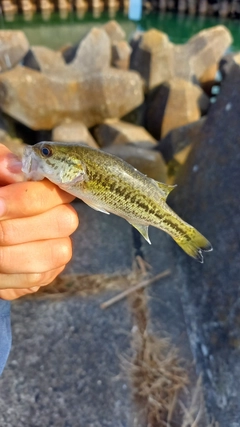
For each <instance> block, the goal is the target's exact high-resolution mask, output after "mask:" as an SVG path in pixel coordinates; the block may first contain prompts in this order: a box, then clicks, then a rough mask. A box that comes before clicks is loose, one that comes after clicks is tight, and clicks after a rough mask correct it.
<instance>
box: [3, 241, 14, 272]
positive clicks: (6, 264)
mask: <svg viewBox="0 0 240 427" xmlns="http://www.w3.org/2000/svg"><path fill="white" fill-rule="evenodd" d="M11 266H12V260H11V249H10V248H9V247H7V246H5V247H4V246H2V247H1V246H0V272H1V273H6V272H8V271H9V270H11Z"/></svg>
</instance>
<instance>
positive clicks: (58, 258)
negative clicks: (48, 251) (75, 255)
mask: <svg viewBox="0 0 240 427" xmlns="http://www.w3.org/2000/svg"><path fill="white" fill-rule="evenodd" d="M52 250H53V252H52V256H53V258H52V259H53V265H54V267H53V268H56V267H60V266H63V265H65V264H67V263H68V262H69V261H70V259H71V258H72V242H71V239H70V238H69V237H68V238H65V239H62V241H61V243H59V244H58V245H57V247H56V246H55V245H54V247H53V248H52Z"/></svg>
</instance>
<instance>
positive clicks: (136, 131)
mask: <svg viewBox="0 0 240 427" xmlns="http://www.w3.org/2000/svg"><path fill="white" fill-rule="evenodd" d="M93 133H94V136H95V138H96V140H97V142H98V144H99V145H100V147H106V146H108V145H112V144H114V145H115V144H128V143H132V144H135V145H137V146H142V147H143V146H144V147H152V146H153V145H155V144H156V140H155V139H154V138H153V137H152V136H151V135H150V134H149V133H148V132H147V131H146V129H144V127H142V126H136V125H134V124H132V123H127V122H124V121H121V120H114V119H112V120H106V121H105V122H104V123H102V124H101V125H98V126H96V127H95V128H94V130H93Z"/></svg>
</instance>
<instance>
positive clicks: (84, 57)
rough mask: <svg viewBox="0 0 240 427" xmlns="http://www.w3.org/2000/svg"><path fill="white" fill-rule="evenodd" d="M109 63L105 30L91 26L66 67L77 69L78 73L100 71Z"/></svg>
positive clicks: (109, 48)
mask: <svg viewBox="0 0 240 427" xmlns="http://www.w3.org/2000/svg"><path fill="white" fill-rule="evenodd" d="M110 64H111V43H110V39H109V37H108V35H107V34H106V31H104V30H103V29H101V28H93V29H92V30H91V31H90V32H89V33H88V34H87V35H86V37H85V38H84V39H83V40H81V41H80V43H79V46H78V48H77V50H76V54H75V57H74V59H73V61H72V62H70V63H69V65H68V67H69V68H73V69H77V70H78V72H79V75H84V74H86V73H95V72H98V71H102V70H104V69H106V68H108V67H110Z"/></svg>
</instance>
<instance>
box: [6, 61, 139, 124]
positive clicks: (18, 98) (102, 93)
mask: <svg viewBox="0 0 240 427" xmlns="http://www.w3.org/2000/svg"><path fill="white" fill-rule="evenodd" d="M73 87H74V90H73ZM46 93H47V94H48V96H46ZM142 102H143V89H142V82H141V79H140V76H139V75H138V74H137V73H135V72H132V71H122V70H117V69H115V68H109V69H107V70H104V71H102V72H99V73H92V74H89V75H85V77H81V78H80V77H79V74H78V72H77V71H73V72H72V73H69V75H66V74H65V72H64V70H63V72H62V73H61V72H59V73H58V74H57V75H55V74H48V75H45V74H42V73H39V72H37V71H35V70H31V69H28V68H26V67H20V66H19V67H16V68H15V69H13V70H11V71H8V72H7V73H4V74H2V75H0V105H1V108H2V110H3V111H4V112H6V113H7V114H9V115H10V116H11V117H14V118H15V119H17V120H18V121H20V122H21V123H23V124H25V125H26V126H28V127H30V128H32V129H34V130H40V129H46V130H47V129H52V128H53V127H55V126H56V125H58V124H59V123H61V122H63V121H64V120H65V119H71V120H79V121H81V122H83V123H84V124H85V125H86V126H87V127H91V126H94V125H95V124H98V123H101V122H103V121H104V120H105V119H107V118H113V117H114V118H116V117H117V118H120V117H122V116H124V115H125V114H127V113H128V112H130V111H131V110H133V109H134V108H136V107H137V106H138V105H140V104H141V103H142ZM33 105H34V108H32V106H33Z"/></svg>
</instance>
